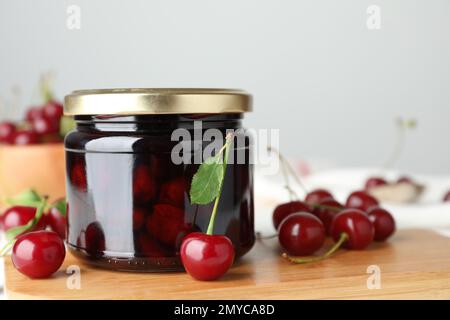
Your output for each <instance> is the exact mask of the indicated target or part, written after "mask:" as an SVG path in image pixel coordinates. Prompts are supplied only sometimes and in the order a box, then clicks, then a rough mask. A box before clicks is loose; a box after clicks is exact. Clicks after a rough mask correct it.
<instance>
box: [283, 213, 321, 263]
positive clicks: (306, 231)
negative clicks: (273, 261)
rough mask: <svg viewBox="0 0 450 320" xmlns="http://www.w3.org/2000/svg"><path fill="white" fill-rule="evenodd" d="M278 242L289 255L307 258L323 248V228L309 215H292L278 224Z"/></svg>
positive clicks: (315, 218)
mask: <svg viewBox="0 0 450 320" xmlns="http://www.w3.org/2000/svg"><path fill="white" fill-rule="evenodd" d="M278 240H279V241H280V245H281V246H282V247H283V248H284V249H285V250H286V251H287V253H288V254H289V255H293V256H308V255H311V254H313V253H314V252H316V251H317V250H319V249H320V248H321V247H322V246H323V244H324V242H325V228H324V226H323V223H322V222H321V221H320V220H319V218H317V217H316V216H314V215H313V214H311V213H307V212H301V213H294V214H291V215H290V216H289V217H287V218H286V219H284V220H283V222H282V223H281V224H280V227H279V228H278Z"/></svg>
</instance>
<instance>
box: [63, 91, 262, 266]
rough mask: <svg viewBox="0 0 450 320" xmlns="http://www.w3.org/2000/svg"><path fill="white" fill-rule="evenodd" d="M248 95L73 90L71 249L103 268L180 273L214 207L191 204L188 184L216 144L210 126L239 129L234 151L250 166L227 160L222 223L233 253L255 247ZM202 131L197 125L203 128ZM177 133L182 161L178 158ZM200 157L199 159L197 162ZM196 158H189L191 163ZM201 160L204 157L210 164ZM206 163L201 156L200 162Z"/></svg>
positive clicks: (69, 102) (68, 101) (218, 229)
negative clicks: (183, 249) (184, 137)
mask: <svg viewBox="0 0 450 320" xmlns="http://www.w3.org/2000/svg"><path fill="white" fill-rule="evenodd" d="M250 110H251V96H250V95H248V94H247V93H245V92H243V91H237V90H224V89H221V90H217V89H119V90H85V91H75V92H73V93H72V94H70V95H68V96H66V98H65V113H66V114H67V115H73V116H74V117H75V121H76V129H75V130H74V131H72V132H71V133H69V134H68V135H67V137H66V140H65V148H66V163H67V165H66V174H67V179H66V181H67V198H68V208H69V210H68V237H67V244H68V247H69V249H70V251H71V252H72V253H73V254H74V255H76V256H77V257H79V258H81V259H83V260H85V261H87V262H89V263H91V264H94V265H96V266H100V267H105V268H110V269H114V270H124V271H172V270H182V264H181V261H180V257H179V248H180V245H181V241H182V238H183V236H185V235H186V234H187V233H189V232H192V231H202V232H206V229H207V227H208V223H209V219H210V215H211V212H212V207H213V203H211V204H208V205H196V204H191V203H190V199H189V188H190V183H191V180H192V177H193V175H194V173H195V172H196V171H197V169H198V167H199V162H198V161H197V162H196V161H195V159H198V154H199V152H200V154H201V152H202V150H204V148H205V147H206V146H207V145H208V143H210V142H209V141H205V140H204V139H203V134H204V133H205V132H206V130H208V129H217V130H218V132H220V133H222V134H223V135H224V136H225V132H226V130H229V129H234V130H238V131H237V132H236V134H235V139H238V138H243V141H244V144H243V145H240V146H239V145H238V144H237V143H235V144H234V145H233V148H232V149H231V151H232V152H233V154H234V158H235V159H237V158H238V155H237V154H238V152H243V154H244V155H245V161H241V162H239V161H234V163H229V164H228V167H227V171H226V176H225V179H224V184H223V189H222V195H221V199H220V202H219V207H218V214H217V218H216V223H215V230H214V233H215V234H225V235H227V236H228V237H229V238H230V239H231V241H232V242H233V244H234V247H235V250H236V257H240V256H242V255H243V254H245V253H246V252H248V251H249V250H250V249H251V248H252V246H253V244H254V241H255V235H254V213H253V166H252V164H251V163H250V162H251V161H250V148H251V144H250V139H249V137H248V136H247V133H246V132H245V130H242V126H241V121H242V117H243V113H244V112H247V111H250ZM199 124H200V125H201V128H200V129H199V128H198V125H199ZM176 129H183V130H184V131H183V132H186V133H189V136H190V139H189V140H188V141H183V143H184V145H186V143H187V144H188V145H189V146H190V147H191V148H188V149H187V150H185V149H183V151H182V155H183V159H184V161H183V162H182V163H179V161H174V160H173V157H172V156H173V154H174V150H175V149H174V147H175V146H177V145H178V146H180V144H179V143H180V142H179V140H176V139H174V138H173V136H172V134H173V133H174V130H176ZM196 157H197V158H196ZM186 159H189V161H186ZM203 160H204V159H203ZM200 161H202V160H200Z"/></svg>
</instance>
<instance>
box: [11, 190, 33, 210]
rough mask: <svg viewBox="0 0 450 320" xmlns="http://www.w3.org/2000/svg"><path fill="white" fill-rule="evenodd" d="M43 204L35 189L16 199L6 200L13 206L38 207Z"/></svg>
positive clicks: (26, 191) (23, 192) (23, 193)
mask: <svg viewBox="0 0 450 320" xmlns="http://www.w3.org/2000/svg"><path fill="white" fill-rule="evenodd" d="M41 202H42V197H41V196H40V195H39V194H38V193H37V192H36V191H35V190H34V189H27V190H25V191H22V192H21V193H20V194H18V195H17V196H15V197H12V198H9V199H6V203H8V204H9V205H12V206H26V207H37V206H39V205H40V204H41Z"/></svg>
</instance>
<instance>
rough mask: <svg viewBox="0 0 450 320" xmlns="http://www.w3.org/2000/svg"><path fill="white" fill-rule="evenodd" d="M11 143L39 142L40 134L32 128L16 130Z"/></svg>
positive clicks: (29, 143)
mask: <svg viewBox="0 0 450 320" xmlns="http://www.w3.org/2000/svg"><path fill="white" fill-rule="evenodd" d="M9 143H10V144H14V145H18V146H26V145H31V144H37V143H39V135H38V134H37V133H36V132H34V131H31V130H21V131H16V132H15V133H14V135H13V136H12V137H11V139H10V141H9Z"/></svg>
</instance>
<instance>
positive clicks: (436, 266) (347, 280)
mask: <svg viewBox="0 0 450 320" xmlns="http://www.w3.org/2000/svg"><path fill="white" fill-rule="evenodd" d="M279 254H280V249H279V247H278V244H277V241H276V239H273V240H270V241H259V242H258V243H257V244H256V246H255V248H254V249H253V250H252V251H251V252H250V253H249V254H248V255H247V256H246V257H244V258H243V259H242V260H240V261H238V262H237V263H236V265H235V266H234V267H233V268H232V269H231V270H230V271H229V273H228V274H227V275H225V276H224V277H223V278H222V279H221V280H220V281H215V282H199V281H195V280H193V279H192V278H190V277H189V276H188V275H187V274H185V273H140V274H139V273H122V272H114V271H106V270H100V269H95V268H91V267H89V266H87V265H85V264H81V263H80V262H79V261H78V260H76V259H75V258H74V257H73V256H71V255H68V256H67V257H66V261H65V262H64V265H63V267H62V268H61V269H60V271H58V273H56V274H55V275H54V276H53V277H52V278H50V279H45V280H30V279H27V278H26V277H25V276H23V275H22V274H20V273H19V272H17V271H16V270H15V269H14V267H13V266H12V264H11V261H10V259H9V258H6V259H5V281H6V294H7V297H8V298H10V299H450V238H445V237H443V236H440V235H438V234H436V233H434V232H432V231H425V230H403V231H399V232H398V233H397V234H396V236H395V237H394V238H393V239H392V240H391V241H390V242H389V243H385V244H375V245H372V246H371V247H370V248H369V250H366V251H345V250H342V251H340V252H339V253H337V254H336V255H335V256H333V257H332V258H330V259H328V260H325V261H322V262H319V263H316V264H310V265H294V264H291V263H289V262H287V261H285V260H284V259H282V258H280V256H279ZM70 265H78V266H79V267H80V270H81V289H79V290H77V289H68V288H67V281H68V279H70V278H69V275H68V274H66V268H67V267H68V266H70ZM374 265H375V266H378V267H379V268H380V270H381V288H380V289H368V287H367V281H368V278H369V276H370V274H368V273H367V270H368V267H369V266H374Z"/></svg>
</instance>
